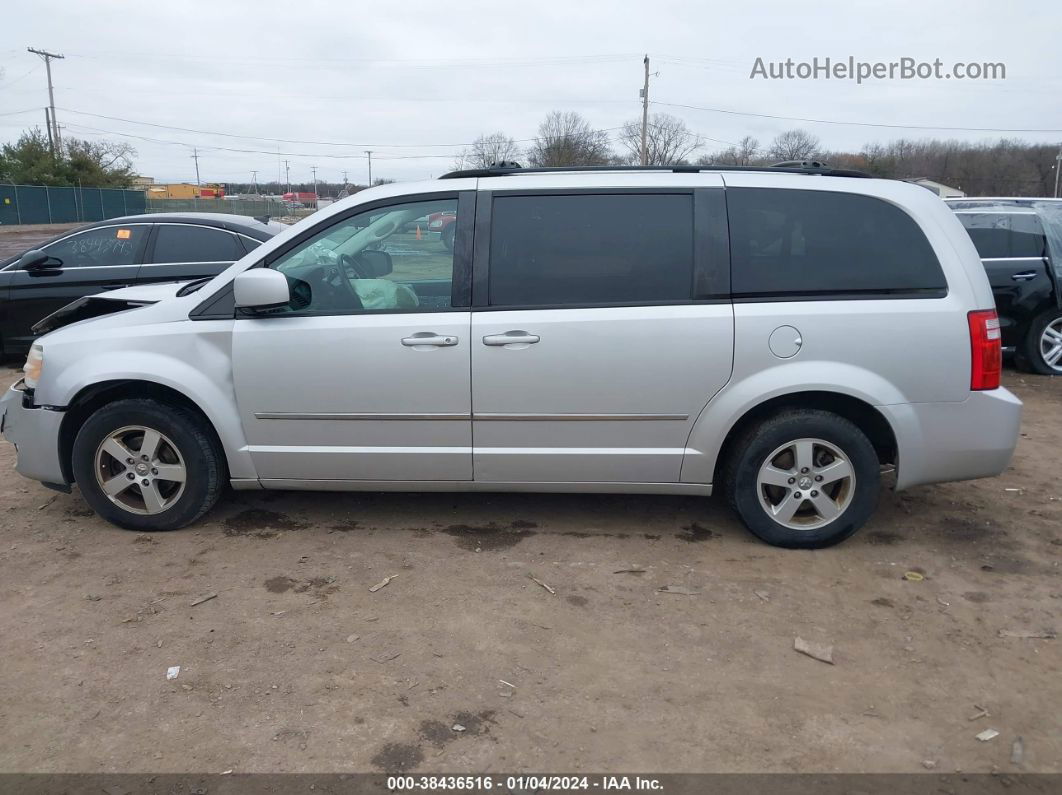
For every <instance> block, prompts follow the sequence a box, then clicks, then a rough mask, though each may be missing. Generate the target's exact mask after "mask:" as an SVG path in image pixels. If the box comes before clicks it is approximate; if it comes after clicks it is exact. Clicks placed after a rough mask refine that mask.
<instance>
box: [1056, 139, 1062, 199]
mask: <svg viewBox="0 0 1062 795" xmlns="http://www.w3.org/2000/svg"><path fill="white" fill-rule="evenodd" d="M1059 171H1062V144H1059V147H1058V154H1057V155H1055V198H1056V199H1057V198H1058V172H1059Z"/></svg>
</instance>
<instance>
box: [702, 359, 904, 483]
mask: <svg viewBox="0 0 1062 795" xmlns="http://www.w3.org/2000/svg"><path fill="white" fill-rule="evenodd" d="M801 392H833V393H835V394H840V395H846V396H848V397H853V398H856V399H858V400H861V401H863V402H864V403H867V404H869V405H871V406H884V405H889V404H892V403H904V402H906V398H905V396H904V395H903V393H902V392H900V391H899V390H898V389H897V388H896V386H895V385H894V384H892V383H890V382H889V381H886V380H885V379H884V378H882V377H881V376H880V375H878V374H876V373H874V372H873V371H871V370H867V369H865V368H863V367H859V366H856V365H852V364H845V363H841V362H831V361H800V362H784V363H780V364H778V365H776V366H774V367H771V368H769V369H767V370H758V371H753V372H751V373H746V374H744V377H739V376H738V374H737V373H736V372H735V377H734V378H732V379H731V381H730V383H728V384H727V385H726V387H725V388H723V389H722V390H721V391H720V392H719V394H717V395H716V396H715V397H714V398H713V399H712V400H711V402H709V403H708V405H707V406H705V407H704V408H703V409H702V410H701V413H700V415H699V416H698V417H697V421H696V422H695V423H694V425H693V429H692V430H691V431H690V436H689V439H688V440H687V442H686V452H685V454H684V455H683V458H682V476H681V479H682V482H683V483H711V482H712V478H713V476H714V473H715V465H716V461H717V460H718V458H719V451H720V449H721V448H722V446H723V441H724V440H725V439H726V437H727V434H729V433H730V431H731V430H732V429H733V428H734V426H735V425H737V423H738V422H739V421H740V420H741V418H742V417H744V416H745V415H746V414H747V413H748V412H749V411H751V410H752V409H754V408H756V407H757V406H759V405H761V404H762V403H765V402H767V401H768V400H771V399H773V398H777V397H782V396H783V395H796V394H799V393H801ZM886 420H887V421H888V417H886ZM890 424H891V423H890ZM893 431H894V433H895V428H894V429H893Z"/></svg>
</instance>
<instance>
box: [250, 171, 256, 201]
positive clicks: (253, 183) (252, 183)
mask: <svg viewBox="0 0 1062 795" xmlns="http://www.w3.org/2000/svg"><path fill="white" fill-rule="evenodd" d="M251 186H252V190H253V191H254V195H255V196H257V195H258V172H257V171H254V170H253V169H252V171H251Z"/></svg>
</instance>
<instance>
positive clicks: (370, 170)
mask: <svg viewBox="0 0 1062 795" xmlns="http://www.w3.org/2000/svg"><path fill="white" fill-rule="evenodd" d="M365 154H367V155H368V156H369V187H370V188H371V187H372V150H371V149H366V150H365Z"/></svg>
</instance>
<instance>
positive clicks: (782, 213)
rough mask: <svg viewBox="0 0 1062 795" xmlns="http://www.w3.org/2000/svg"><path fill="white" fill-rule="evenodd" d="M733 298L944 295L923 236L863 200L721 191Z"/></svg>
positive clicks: (891, 210)
mask: <svg viewBox="0 0 1062 795" xmlns="http://www.w3.org/2000/svg"><path fill="white" fill-rule="evenodd" d="M726 196H727V211H728V215H729V219H730V250H731V282H732V287H733V292H734V295H735V296H747V297H756V296H779V295H794V296H799V295H804V296H814V295H822V294H858V293H868V294H892V293H909V292H913V291H932V292H933V293H934V294H936V293H939V291H941V290H945V289H946V288H947V282H946V280H945V279H944V273H943V271H942V270H941V268H940V263H939V262H938V261H937V256H936V254H935V253H934V252H933V247H932V246H931V245H930V244H929V241H928V240H927V239H926V236H925V234H923V232H922V230H921V229H920V228H919V226H918V224H917V223H915V221H914V219H913V218H911V217H910V216H909V215H907V213H905V212H904V211H903V210H901V209H900V208H898V207H895V206H893V205H891V204H889V203H888V202H885V201H882V200H881V199H876V198H874V197H871V196H860V195H858V194H851V193H833V192H827V191H812V190H785V189H781V190H775V189H770V188H728V189H727V191H726Z"/></svg>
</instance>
